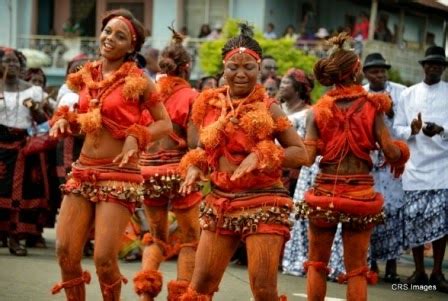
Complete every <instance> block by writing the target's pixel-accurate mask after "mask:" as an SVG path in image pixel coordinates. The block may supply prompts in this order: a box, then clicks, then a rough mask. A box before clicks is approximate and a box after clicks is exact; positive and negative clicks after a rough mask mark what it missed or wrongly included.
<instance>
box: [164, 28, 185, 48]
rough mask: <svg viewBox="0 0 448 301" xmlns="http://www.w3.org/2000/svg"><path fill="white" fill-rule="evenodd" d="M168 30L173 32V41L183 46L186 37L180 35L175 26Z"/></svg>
mask: <svg viewBox="0 0 448 301" xmlns="http://www.w3.org/2000/svg"><path fill="white" fill-rule="evenodd" d="M168 29H169V30H171V32H172V34H173V35H172V36H171V39H172V40H173V42H174V44H177V45H181V44H182V42H183V41H184V39H185V37H184V36H183V35H182V34H180V33H178V32H177V31H176V30H175V29H174V28H173V26H168Z"/></svg>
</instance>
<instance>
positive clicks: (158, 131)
mask: <svg viewBox="0 0 448 301" xmlns="http://www.w3.org/2000/svg"><path fill="white" fill-rule="evenodd" d="M149 83H150V85H149V88H148V89H147V90H146V91H145V93H144V98H143V99H148V97H149V95H150V93H152V92H155V91H156V87H155V84H154V83H153V82H152V81H151V80H149ZM147 109H148V110H149V112H150V113H151V116H152V118H153V119H154V122H153V123H151V124H150V125H149V127H148V130H149V134H150V136H151V141H156V140H158V139H160V138H162V137H164V136H165V135H168V134H169V133H170V132H171V131H172V130H173V125H172V123H171V119H170V116H169V115H168V112H167V111H166V109H165V106H164V105H163V104H162V103H160V102H159V103H156V104H153V105H151V106H148V107H147ZM135 156H138V143H137V139H135V138H134V137H133V136H128V137H126V139H125V141H124V144H123V148H122V150H121V153H120V154H118V156H116V157H115V159H114V162H120V163H119V166H120V167H122V166H124V165H125V164H127V163H128V161H129V159H130V158H132V157H135Z"/></svg>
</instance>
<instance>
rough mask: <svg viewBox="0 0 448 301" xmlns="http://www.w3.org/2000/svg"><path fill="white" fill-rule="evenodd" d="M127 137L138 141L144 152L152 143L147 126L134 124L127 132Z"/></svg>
mask: <svg viewBox="0 0 448 301" xmlns="http://www.w3.org/2000/svg"><path fill="white" fill-rule="evenodd" d="M126 136H132V137H135V138H136V139H137V143H138V148H139V149H140V150H141V151H143V150H145V149H146V146H147V145H148V144H149V143H150V142H151V133H150V132H149V129H148V128H147V127H146V126H143V125H139V124H133V125H131V126H130V127H129V128H128V129H127V130H126Z"/></svg>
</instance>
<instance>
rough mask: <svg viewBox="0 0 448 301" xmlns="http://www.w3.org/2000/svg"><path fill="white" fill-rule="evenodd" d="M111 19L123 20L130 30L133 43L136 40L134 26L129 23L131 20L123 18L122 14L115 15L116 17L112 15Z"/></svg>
mask: <svg viewBox="0 0 448 301" xmlns="http://www.w3.org/2000/svg"><path fill="white" fill-rule="evenodd" d="M113 19H118V20H121V21H123V22H124V23H125V24H126V26H127V27H128V29H129V31H130V32H131V39H132V43H135V42H136V41H137V34H136V31H135V27H134V25H133V24H132V23H131V21H129V20H128V19H127V18H125V17H123V16H117V17H114V18H113Z"/></svg>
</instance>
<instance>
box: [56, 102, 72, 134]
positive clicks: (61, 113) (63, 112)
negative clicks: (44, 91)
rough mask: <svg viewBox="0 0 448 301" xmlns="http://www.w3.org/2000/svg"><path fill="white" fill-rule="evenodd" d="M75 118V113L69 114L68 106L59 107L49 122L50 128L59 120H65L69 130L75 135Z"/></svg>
mask: <svg viewBox="0 0 448 301" xmlns="http://www.w3.org/2000/svg"><path fill="white" fill-rule="evenodd" d="M77 118H78V114H76V113H75V112H70V108H69V107H68V106H60V107H59V108H58V110H57V111H56V112H55V113H54V114H53V117H52V118H51V120H50V126H53V125H54V124H55V123H56V122H57V121H58V120H60V119H65V120H67V122H68V124H69V125H70V130H71V131H72V132H74V133H76V132H77V131H79V124H78V121H77Z"/></svg>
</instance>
